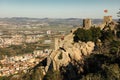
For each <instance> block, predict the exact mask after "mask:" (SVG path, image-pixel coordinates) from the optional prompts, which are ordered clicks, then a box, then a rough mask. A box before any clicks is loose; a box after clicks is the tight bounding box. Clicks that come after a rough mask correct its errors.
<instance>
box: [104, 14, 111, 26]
mask: <svg viewBox="0 0 120 80" xmlns="http://www.w3.org/2000/svg"><path fill="white" fill-rule="evenodd" d="M111 22H112V16H104V23H106V24H109V23H111Z"/></svg>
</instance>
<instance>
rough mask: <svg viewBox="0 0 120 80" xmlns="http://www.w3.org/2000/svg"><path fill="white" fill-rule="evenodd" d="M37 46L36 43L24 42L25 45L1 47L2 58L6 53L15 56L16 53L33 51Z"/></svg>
mask: <svg viewBox="0 0 120 80" xmlns="http://www.w3.org/2000/svg"><path fill="white" fill-rule="evenodd" d="M35 48H36V44H35V43H31V44H24V45H11V46H9V47H6V48H0V55H2V56H0V59H2V58H3V56H4V55H7V56H15V55H22V54H26V53H32V52H33V51H34V50H35Z"/></svg>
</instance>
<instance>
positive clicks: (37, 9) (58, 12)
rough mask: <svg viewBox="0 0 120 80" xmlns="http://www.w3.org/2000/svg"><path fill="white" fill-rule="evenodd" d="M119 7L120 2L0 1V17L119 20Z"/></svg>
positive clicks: (99, 0) (81, 0)
mask: <svg viewBox="0 0 120 80" xmlns="http://www.w3.org/2000/svg"><path fill="white" fill-rule="evenodd" d="M119 5H120V0H0V17H33V18H103V16H105V15H111V16H113V18H117V14H116V13H117V12H118V11H119V9H120V6H119ZM105 9H107V10H108V13H104V10H105Z"/></svg>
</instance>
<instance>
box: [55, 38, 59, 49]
mask: <svg viewBox="0 0 120 80" xmlns="http://www.w3.org/2000/svg"><path fill="white" fill-rule="evenodd" d="M54 42H55V43H54V48H55V50H57V49H59V39H58V38H55V41H54Z"/></svg>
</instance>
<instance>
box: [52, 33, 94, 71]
mask: <svg viewBox="0 0 120 80" xmlns="http://www.w3.org/2000/svg"><path fill="white" fill-rule="evenodd" d="M73 37H74V35H73V33H70V34H68V35H67V36H65V37H64V40H61V39H56V40H58V41H56V42H57V43H55V44H57V46H56V50H54V51H53V52H52V53H51V54H50V58H51V61H52V62H53V68H54V70H59V68H60V67H61V66H66V65H68V64H69V62H70V61H72V60H75V61H80V60H82V59H83V56H87V55H90V54H91V53H92V51H93V50H94V46H95V44H94V42H91V41H89V42H81V41H79V42H74V41H73Z"/></svg>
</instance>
